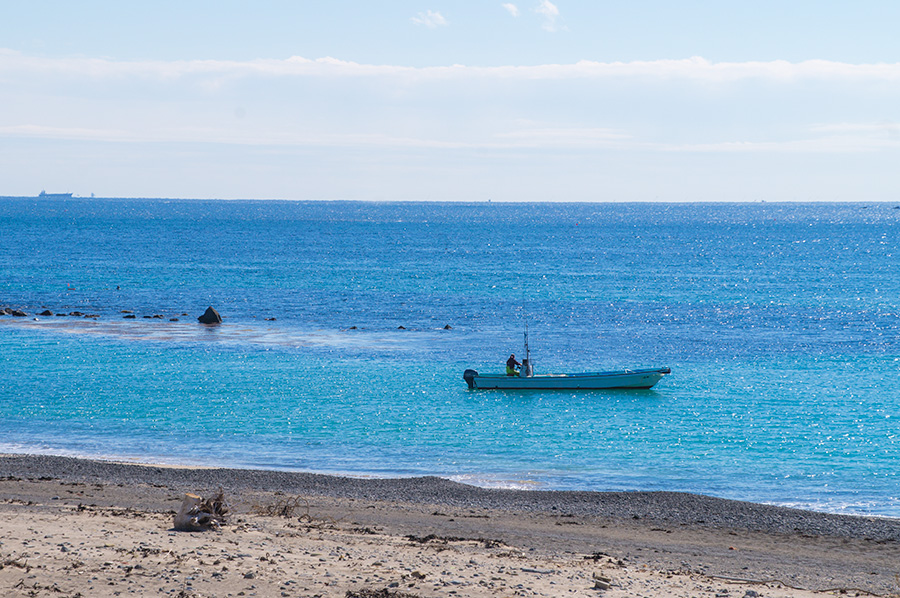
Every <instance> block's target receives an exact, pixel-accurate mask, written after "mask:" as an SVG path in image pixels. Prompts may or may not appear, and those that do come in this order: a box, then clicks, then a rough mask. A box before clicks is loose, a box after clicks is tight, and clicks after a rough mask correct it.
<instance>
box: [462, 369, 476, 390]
mask: <svg viewBox="0 0 900 598" xmlns="http://www.w3.org/2000/svg"><path fill="white" fill-rule="evenodd" d="M477 375H478V372H476V371H475V370H466V371H465V372H463V380H465V381H466V384H468V385H469V388H470V389H472V388H475V376H477Z"/></svg>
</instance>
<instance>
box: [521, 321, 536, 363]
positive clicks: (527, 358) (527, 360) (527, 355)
mask: <svg viewBox="0 0 900 598" xmlns="http://www.w3.org/2000/svg"><path fill="white" fill-rule="evenodd" d="M533 372H534V368H533V367H532V366H531V351H530V350H529V349H528V320H525V359H524V360H522V375H523V376H526V377H531V375H532V373H533Z"/></svg>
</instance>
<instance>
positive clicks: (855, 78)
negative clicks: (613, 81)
mask: <svg viewBox="0 0 900 598" xmlns="http://www.w3.org/2000/svg"><path fill="white" fill-rule="evenodd" d="M0 76H3V77H6V78H9V77H16V80H17V81H19V82H24V81H27V80H31V81H37V80H46V81H47V82H48V83H50V82H57V83H59V82H64V81H67V80H69V81H70V80H75V79H78V80H93V81H99V80H104V79H106V80H109V81H110V82H121V83H124V82H125V80H127V79H128V78H142V79H158V80H161V81H164V82H174V81H176V80H179V79H187V80H196V81H206V82H207V83H209V82H218V83H222V82H227V81H232V80H237V79H242V78H247V77H306V76H328V77H382V76H396V77H406V78H409V79H411V80H415V79H419V80H423V81H425V80H436V79H459V78H479V79H519V80H564V79H598V80H599V79H609V78H619V79H628V78H634V79H640V80H645V81H674V80H684V81H698V82H703V83H731V82H740V81H753V80H759V81H766V80H768V81H772V82H781V83H792V82H796V81H801V80H812V81H822V82H841V83H846V82H865V81H871V82H882V83H897V82H900V63H877V64H850V63H845V62H833V61H827V60H806V61H803V62H788V61H785V60H774V61H769V62H758V61H751V62H710V61H709V60H706V59H704V58H700V57H694V58H686V59H679V60H648V61H633V62H596V61H589V60H582V61H579V62H576V63H572V64H544V65H533V66H512V65H508V66H496V67H480V66H466V65H460V64H456V65H451V66H432V67H409V66H402V65H372V64H361V63H358V62H351V61H346V60H338V59H336V58H330V57H326V58H317V59H314V60H313V59H309V58H303V57H300V56H293V57H291V58H286V59H258V60H246V61H228V60H176V61H114V60H108V59H94V58H39V57H33V56H26V55H23V54H21V53H19V52H15V51H11V50H2V49H0Z"/></svg>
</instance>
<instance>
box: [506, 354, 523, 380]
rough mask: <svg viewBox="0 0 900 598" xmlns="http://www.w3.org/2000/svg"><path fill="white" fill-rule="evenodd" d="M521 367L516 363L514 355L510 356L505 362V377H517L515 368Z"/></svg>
mask: <svg viewBox="0 0 900 598" xmlns="http://www.w3.org/2000/svg"><path fill="white" fill-rule="evenodd" d="M520 367H522V364H521V363H519V362H518V361H516V356H515V355H510V356H509V359H507V360H506V375H507V376H518V375H519V371H518V370H517V369H516V368H520Z"/></svg>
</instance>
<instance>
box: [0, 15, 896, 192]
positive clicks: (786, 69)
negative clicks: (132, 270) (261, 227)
mask: <svg viewBox="0 0 900 598" xmlns="http://www.w3.org/2000/svg"><path fill="white" fill-rule="evenodd" d="M898 31H900V2H897V1H896V0H880V1H874V0H857V1H854V2H840V1H825V0H815V1H812V0H778V1H770V0H759V1H756V2H736V1H730V0H697V1H692V0H683V1H681V2H672V1H662V0H632V1H628V2H622V1H617V2H607V1H605V0H555V1H552V2H551V1H550V0H527V1H523V0H517V1H513V2H495V1H493V0H488V1H485V0H481V1H476V0H425V1H413V0H408V1H406V0H399V1H393V2H391V1H386V2H371V1H356V2H349V1H346V0H334V1H329V2H313V1H305V0H293V1H287V0H284V1H266V0H257V1H254V2H250V1H236V0H217V1H215V2H212V1H190V0H178V1H169V0H158V1H156V2H152V3H151V2H142V3H138V2H130V1H122V0H118V1H115V2H111V1H98V0H94V1H92V0H82V1H79V2H71V1H69V0H65V1H49V0H29V1H28V2H13V1H11V0H0V195H14V196H18V195H26V196H27V195H32V196H33V195H37V193H38V192H39V191H40V190H41V189H46V190H47V191H48V192H64V191H65V192H73V193H75V194H76V195H80V196H89V195H91V194H95V195H96V196H97V197H170V198H175V197H178V198H221V199H298V200H315V199H328V200H335V199H337V200H378V201H384V200H388V201H390V200H424V201H487V200H491V201H594V202H605V201H646V202H654V201H660V202H684V201H692V202H707V201H866V202H869V201H887V202H897V203H898V204H900V34H898Z"/></svg>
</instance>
